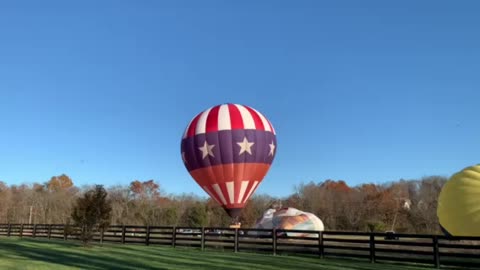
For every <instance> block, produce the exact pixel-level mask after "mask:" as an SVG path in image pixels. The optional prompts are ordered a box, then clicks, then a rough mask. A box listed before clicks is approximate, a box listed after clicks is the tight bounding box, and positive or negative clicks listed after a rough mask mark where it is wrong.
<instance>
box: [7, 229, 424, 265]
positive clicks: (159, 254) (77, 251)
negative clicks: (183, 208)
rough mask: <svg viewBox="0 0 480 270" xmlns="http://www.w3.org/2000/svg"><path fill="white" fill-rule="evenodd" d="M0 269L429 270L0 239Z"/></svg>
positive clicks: (349, 262) (212, 252) (191, 251)
mask: <svg viewBox="0 0 480 270" xmlns="http://www.w3.org/2000/svg"><path fill="white" fill-rule="evenodd" d="M0 269H45V270H46V269H93V270H95V269H116V270H127V269H208V270H211V269H222V270H241V269H254V270H261V269H272V270H273V269H275V270H279V269H300V270H306V269H332V270H337V269H352V270H369V269H389V270H404V269H412V270H413V269H418V270H421V269H432V268H431V267H419V266H405V265H398V264H395V265H393V264H383V263H376V264H370V263H369V262H365V261H355V260H348V259H345V260H343V259H341V260H340V259H329V258H327V259H320V258H316V257H299V256H298V257H297V256H285V255H281V256H280V255H279V256H272V255H262V254H255V253H242V252H239V253H233V252H230V251H223V252H222V251H213V250H206V251H200V250H198V249H193V248H171V247H160V246H148V247H147V246H142V245H132V244H130V245H122V244H104V245H103V246H99V245H93V246H92V247H87V248H84V247H82V246H81V245H80V243H78V242H73V241H67V242H64V241H62V240H47V239H32V238H23V239H20V238H17V237H10V238H6V237H2V238H0Z"/></svg>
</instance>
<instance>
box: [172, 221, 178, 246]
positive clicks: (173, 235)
mask: <svg viewBox="0 0 480 270" xmlns="http://www.w3.org/2000/svg"><path fill="white" fill-rule="evenodd" d="M176 238H177V227H175V226H173V231H172V247H175V241H176Z"/></svg>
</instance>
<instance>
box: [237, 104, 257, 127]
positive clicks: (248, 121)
mask: <svg viewBox="0 0 480 270" xmlns="http://www.w3.org/2000/svg"><path fill="white" fill-rule="evenodd" d="M235 106H237V108H238V110H239V111H240V114H241V115H242V120H243V128H244V129H255V121H253V117H252V114H250V112H249V111H248V110H247V108H245V107H243V106H242V105H238V104H235Z"/></svg>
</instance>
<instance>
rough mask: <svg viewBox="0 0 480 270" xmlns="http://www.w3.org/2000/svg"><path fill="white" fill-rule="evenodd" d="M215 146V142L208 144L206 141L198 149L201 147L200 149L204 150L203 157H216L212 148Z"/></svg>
mask: <svg viewBox="0 0 480 270" xmlns="http://www.w3.org/2000/svg"><path fill="white" fill-rule="evenodd" d="M213 147H215V145H214V144H208V143H207V141H205V144H203V146H202V147H199V148H198V149H200V151H202V158H203V159H205V158H206V157H207V156H209V155H210V156H212V157H215V156H214V155H213V151H212V148H213Z"/></svg>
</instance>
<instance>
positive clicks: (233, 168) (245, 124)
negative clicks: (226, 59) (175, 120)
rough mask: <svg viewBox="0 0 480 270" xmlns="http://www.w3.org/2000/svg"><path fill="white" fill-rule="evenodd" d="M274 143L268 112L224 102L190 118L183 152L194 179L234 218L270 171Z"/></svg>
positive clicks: (182, 144) (274, 137) (274, 148)
mask: <svg viewBox="0 0 480 270" xmlns="http://www.w3.org/2000/svg"><path fill="white" fill-rule="evenodd" d="M276 146H277V140H276V134H275V130H274V129H273V126H272V124H271V123H270V121H268V120H267V118H266V117H265V116H264V115H262V114H261V113H260V112H258V111H256V110H255V109H253V108H251V107H248V106H245V105H239V104H221V105H217V106H214V107H211V108H209V109H207V110H205V111H203V112H201V113H199V114H198V115H196V116H195V117H194V118H193V119H192V121H191V122H190V124H189V125H188V126H187V128H186V129H185V133H184V134H183V138H182V143H181V152H182V159H183V162H184V165H185V167H186V168H187V170H188V171H189V173H190V175H191V176H192V178H193V179H195V181H196V182H197V183H198V184H199V185H200V187H202V189H203V190H204V191H205V192H206V193H207V194H209V195H210V197H211V198H213V199H214V200H215V201H217V202H218V203H219V204H220V205H222V206H223V208H224V209H225V210H226V211H227V213H228V214H229V215H230V216H231V217H232V218H235V217H238V216H239V215H240V213H241V210H242V209H243V207H244V206H245V204H246V203H247V201H248V199H249V198H250V196H251V195H252V194H253V193H254V192H255V190H256V189H257V188H258V186H259V184H260V182H262V180H263V178H264V177H265V175H266V174H267V172H268V170H269V169H270V165H271V164H272V162H273V159H274V157H275V153H276Z"/></svg>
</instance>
